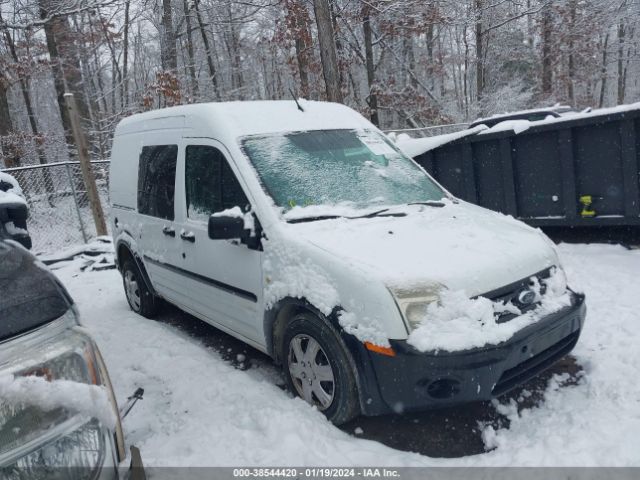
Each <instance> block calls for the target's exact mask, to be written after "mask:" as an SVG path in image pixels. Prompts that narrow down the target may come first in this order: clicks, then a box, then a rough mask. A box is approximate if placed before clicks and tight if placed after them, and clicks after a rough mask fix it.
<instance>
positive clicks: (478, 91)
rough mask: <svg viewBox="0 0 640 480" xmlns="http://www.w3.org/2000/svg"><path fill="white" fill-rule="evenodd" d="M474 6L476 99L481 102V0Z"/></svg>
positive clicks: (482, 85) (482, 58)
mask: <svg viewBox="0 0 640 480" xmlns="http://www.w3.org/2000/svg"><path fill="white" fill-rule="evenodd" d="M475 5H476V25H475V37H476V98H477V100H478V101H480V100H482V95H483V93H484V45H483V42H484V38H483V37H484V35H483V32H482V0H475Z"/></svg>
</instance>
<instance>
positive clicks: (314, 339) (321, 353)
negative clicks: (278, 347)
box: [281, 313, 359, 425]
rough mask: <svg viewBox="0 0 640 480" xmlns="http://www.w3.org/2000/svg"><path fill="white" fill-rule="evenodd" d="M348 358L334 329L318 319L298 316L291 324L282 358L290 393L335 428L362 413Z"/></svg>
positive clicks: (310, 316) (286, 332)
mask: <svg viewBox="0 0 640 480" xmlns="http://www.w3.org/2000/svg"><path fill="white" fill-rule="evenodd" d="M348 355H349V354H348V352H347V351H346V348H345V346H344V344H343V342H342V340H341V339H340V337H339V336H338V334H337V333H336V332H335V330H334V329H333V328H332V327H331V326H330V325H329V324H328V323H326V322H324V321H323V320H321V319H319V318H318V317H316V316H314V315H311V314H309V313H299V314H297V315H296V316H295V317H294V318H293V319H292V320H291V322H289V324H288V326H287V329H286V331H285V334H284V342H283V351H282V357H281V358H282V360H283V362H282V363H283V368H284V371H285V376H286V378H287V384H288V386H289V390H290V391H291V392H292V393H294V394H296V395H297V396H299V397H300V398H302V399H303V400H305V401H306V402H307V403H309V404H311V405H314V406H315V407H316V408H317V409H318V410H320V411H321V412H322V413H324V415H325V416H326V417H327V418H328V419H329V420H330V421H331V422H333V423H334V424H336V425H340V424H342V423H345V422H348V421H349V420H351V419H352V418H353V417H355V416H356V415H357V414H358V411H359V408H358V407H359V405H358V392H357V385H356V379H355V377H354V374H353V369H352V368H351V362H350V360H349V357H348Z"/></svg>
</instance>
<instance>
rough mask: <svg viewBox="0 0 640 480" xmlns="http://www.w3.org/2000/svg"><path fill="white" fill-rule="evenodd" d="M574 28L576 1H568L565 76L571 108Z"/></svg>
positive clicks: (573, 71)
mask: <svg viewBox="0 0 640 480" xmlns="http://www.w3.org/2000/svg"><path fill="white" fill-rule="evenodd" d="M575 28H576V0H570V2H569V42H568V47H569V62H568V63H569V65H568V67H569V69H568V74H567V96H568V97H569V102H570V103H571V106H575V103H576V102H575V94H574V91H573V82H574V80H575V78H574V77H575V56H574V52H573V49H574V46H575V45H574V41H573V38H574V34H575Z"/></svg>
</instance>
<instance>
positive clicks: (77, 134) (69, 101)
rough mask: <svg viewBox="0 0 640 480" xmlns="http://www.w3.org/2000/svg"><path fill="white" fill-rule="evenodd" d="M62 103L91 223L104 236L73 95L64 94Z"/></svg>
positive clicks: (85, 140) (103, 225)
mask: <svg viewBox="0 0 640 480" xmlns="http://www.w3.org/2000/svg"><path fill="white" fill-rule="evenodd" d="M64 103H65V105H66V107H67V111H68V112H69V120H70V121H71V130H73V137H74V139H75V141H76V146H77V148H78V159H79V160H80V169H81V170H82V178H83V180H84V185H85V188H86V189H87V195H88V196H89V203H90V204H91V213H92V214H93V221H94V223H95V225H96V234H98V235H106V234H107V225H106V223H105V221H104V213H103V211H102V204H101V203H100V197H99V196H98V188H97V187H96V179H95V177H94V176H93V171H92V170H91V163H90V162H89V147H88V146H87V139H86V137H85V136H84V132H83V131H82V128H81V126H80V117H79V116H78V108H77V107H76V100H75V98H74V97H73V93H65V94H64Z"/></svg>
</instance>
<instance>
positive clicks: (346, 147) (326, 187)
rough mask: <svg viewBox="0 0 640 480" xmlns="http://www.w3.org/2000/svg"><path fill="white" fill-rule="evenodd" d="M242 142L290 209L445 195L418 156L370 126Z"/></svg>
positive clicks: (271, 190) (359, 205)
mask: <svg viewBox="0 0 640 480" xmlns="http://www.w3.org/2000/svg"><path fill="white" fill-rule="evenodd" d="M242 146H243V149H244V151H245V153H246V154H247V156H248V157H249V159H250V160H251V162H252V163H253V165H254V167H255V169H256V170H257V172H258V175H259V176H260V179H261V181H262V184H263V186H264V187H265V189H266V190H267V193H268V194H269V195H270V196H271V197H272V198H273V200H274V202H275V203H276V205H277V206H279V207H282V208H283V209H284V210H285V211H286V210H289V209H291V208H293V207H295V206H300V207H306V206H311V205H330V206H333V205H344V206H349V207H353V208H358V209H359V208H366V207H371V206H379V205H398V204H405V203H413V202H425V201H432V200H440V199H441V198H442V197H443V196H445V194H444V191H443V190H442V189H441V188H440V187H438V185H436V184H435V183H434V182H433V180H431V179H430V178H429V177H428V176H427V175H426V174H425V173H424V171H422V170H421V169H420V168H419V167H418V166H417V165H416V164H415V163H413V161H411V160H410V159H409V158H407V157H406V156H405V155H404V154H402V153H401V152H400V151H399V150H398V149H397V148H396V147H395V146H393V145H392V144H391V143H390V142H388V141H387V140H386V139H385V138H384V137H383V136H382V135H380V134H379V133H377V132H375V131H371V130H316V131H308V132H295V133H285V134H275V135H267V136H251V137H247V138H245V139H243V140H242Z"/></svg>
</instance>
